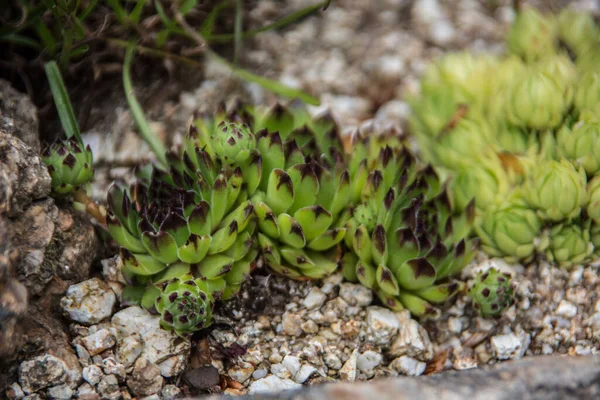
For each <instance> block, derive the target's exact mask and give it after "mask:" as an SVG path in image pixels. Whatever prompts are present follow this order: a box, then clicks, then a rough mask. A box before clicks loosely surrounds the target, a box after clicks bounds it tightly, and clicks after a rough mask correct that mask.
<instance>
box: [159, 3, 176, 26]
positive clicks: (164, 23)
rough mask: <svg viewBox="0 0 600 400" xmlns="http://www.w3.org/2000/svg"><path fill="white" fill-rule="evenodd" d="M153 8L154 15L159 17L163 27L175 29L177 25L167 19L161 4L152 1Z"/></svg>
mask: <svg viewBox="0 0 600 400" xmlns="http://www.w3.org/2000/svg"><path fill="white" fill-rule="evenodd" d="M154 8H155V9H156V13H157V14H158V16H159V17H160V20H161V21H162V23H163V25H164V26H165V27H167V28H171V29H173V28H176V27H177V24H176V23H175V22H173V20H172V19H169V17H168V16H167V13H166V12H165V10H164V8H163V6H162V4H160V1H158V0H154Z"/></svg>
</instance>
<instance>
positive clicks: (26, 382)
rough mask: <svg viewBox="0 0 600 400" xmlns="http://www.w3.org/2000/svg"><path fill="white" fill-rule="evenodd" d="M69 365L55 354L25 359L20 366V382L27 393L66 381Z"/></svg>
mask: <svg viewBox="0 0 600 400" xmlns="http://www.w3.org/2000/svg"><path fill="white" fill-rule="evenodd" d="M66 370H67V366H66V365H65V363H64V362H63V361H62V360H61V359H59V358H56V357H54V356H51V355H49V354H46V355H44V356H39V357H36V358H34V359H32V360H28V361H24V362H23V363H21V365H20V366H19V383H20V384H21V388H22V389H23V391H24V392H25V393H27V394H30V393H34V392H37V391H38V390H40V389H44V388H47V387H48V386H54V385H57V384H61V383H64V382H65V381H66V379H67V371H66Z"/></svg>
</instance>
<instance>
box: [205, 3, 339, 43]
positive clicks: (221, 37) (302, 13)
mask: <svg viewBox="0 0 600 400" xmlns="http://www.w3.org/2000/svg"><path fill="white" fill-rule="evenodd" d="M329 3H330V1H323V2H321V3H318V4H315V5H312V6H309V7H306V8H303V9H302V10H298V11H296V12H293V13H291V14H289V15H286V16H285V17H283V18H281V19H279V20H277V21H275V22H273V23H271V24H267V25H265V26H263V27H260V28H257V29H251V30H249V31H246V32H243V33H242V34H241V36H242V38H243V39H246V38H250V37H253V36H256V35H257V34H259V33H262V32H267V31H272V30H275V29H279V28H284V27H286V26H288V25H290V24H293V23H296V22H298V21H300V20H302V19H303V18H306V17H309V16H310V15H312V14H314V13H315V12H317V11H319V10H320V9H325V8H327V7H328V6H329ZM204 37H205V39H206V40H207V41H208V42H213V43H224V42H229V41H232V40H236V37H235V33H233V34H231V33H223V34H216V35H210V34H209V35H204Z"/></svg>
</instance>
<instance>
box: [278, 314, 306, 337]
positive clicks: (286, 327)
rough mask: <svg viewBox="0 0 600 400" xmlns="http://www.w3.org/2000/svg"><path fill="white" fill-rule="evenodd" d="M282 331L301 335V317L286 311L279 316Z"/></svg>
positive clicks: (289, 334)
mask: <svg viewBox="0 0 600 400" xmlns="http://www.w3.org/2000/svg"><path fill="white" fill-rule="evenodd" d="M281 323H282V325H283V333H284V334H286V335H288V336H300V335H302V318H300V316H299V315H297V314H292V313H289V312H286V313H284V314H283V317H282V318H281Z"/></svg>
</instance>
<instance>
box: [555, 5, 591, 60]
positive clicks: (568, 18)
mask: <svg viewBox="0 0 600 400" xmlns="http://www.w3.org/2000/svg"><path fill="white" fill-rule="evenodd" d="M558 34H559V37H560V39H561V40H562V41H563V42H564V43H566V44H567V46H569V48H570V49H572V50H573V51H574V52H575V53H577V55H581V54H583V53H585V52H587V51H589V50H590V48H591V47H592V46H594V45H595V44H596V43H598V40H600V29H599V28H598V25H596V22H595V21H594V17H593V16H592V15H591V14H590V13H585V12H580V11H576V10H573V9H572V8H570V7H565V8H564V9H563V10H562V11H561V12H560V14H559V15H558Z"/></svg>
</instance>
